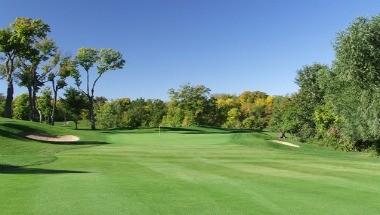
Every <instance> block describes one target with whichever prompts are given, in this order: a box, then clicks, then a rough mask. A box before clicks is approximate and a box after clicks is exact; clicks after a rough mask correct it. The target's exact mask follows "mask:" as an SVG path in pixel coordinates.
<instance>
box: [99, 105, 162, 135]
mask: <svg viewBox="0 0 380 215" xmlns="http://www.w3.org/2000/svg"><path fill="white" fill-rule="evenodd" d="M165 114H166V106H165V103H164V102H163V101H161V100H150V99H148V100H144V99H135V100H133V101H131V100H130V99H128V98H124V99H116V100H113V101H110V102H105V103H104V104H103V105H100V106H99V108H98V110H97V121H98V125H99V126H100V127H101V128H117V127H119V128H120V127H127V128H138V127H158V126H159V125H160V123H161V121H162V118H163V116H164V115H165Z"/></svg>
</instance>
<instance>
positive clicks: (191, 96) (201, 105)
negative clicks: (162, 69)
mask: <svg viewBox="0 0 380 215" xmlns="http://www.w3.org/2000/svg"><path fill="white" fill-rule="evenodd" d="M209 95H210V89H209V88H207V87H205V86H203V85H198V86H191V85H190V84H186V85H183V86H181V87H180V89H178V90H175V89H170V90H169V97H170V100H171V101H170V103H171V104H170V105H169V109H172V110H170V111H168V114H181V115H183V116H168V117H167V119H169V118H172V119H176V120H178V119H180V120H181V124H182V126H190V125H201V124H203V122H204V116H205V114H206V112H207V105H208V100H209ZM178 108H179V109H180V110H181V111H178V110H176V109H178ZM175 124H176V123H175Z"/></svg>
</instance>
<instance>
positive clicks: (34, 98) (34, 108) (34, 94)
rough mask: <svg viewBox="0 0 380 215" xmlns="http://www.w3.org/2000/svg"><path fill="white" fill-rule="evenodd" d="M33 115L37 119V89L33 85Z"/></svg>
mask: <svg viewBox="0 0 380 215" xmlns="http://www.w3.org/2000/svg"><path fill="white" fill-rule="evenodd" d="M31 111H32V116H33V120H37V115H38V110H37V89H36V87H34V86H33V87H32V110H31Z"/></svg>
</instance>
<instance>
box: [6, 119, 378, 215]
mask: <svg viewBox="0 0 380 215" xmlns="http://www.w3.org/2000/svg"><path fill="white" fill-rule="evenodd" d="M31 131H33V132H39V133H42V132H45V133H47V134H74V135H78V136H80V137H81V142H79V143H77V144H73V143H70V144H69V143H67V144H51V143H44V142H38V141H31V140H27V139H24V138H23V137H22V134H23V132H31ZM0 135H1V136H0V154H1V157H0V159H1V160H0V162H1V164H2V167H1V169H0V213H1V214H380V204H379V199H380V183H379V182H380V162H379V160H378V159H375V158H368V157H366V156H364V155H363V154H359V153H343V152H335V151H331V150H327V149H323V148H319V147H316V146H311V145H301V147H300V148H294V147H288V146H284V145H280V144H276V143H274V142H272V141H269V140H271V139H273V137H271V136H270V135H269V134H267V133H236V132H232V131H225V130H219V129H203V128H201V129H164V130H163V131H162V132H161V135H158V133H157V131H156V130H155V129H145V130H144V129H140V130H114V131H95V132H93V131H86V130H80V131H74V130H71V129H67V128H62V127H55V128H51V127H49V126H46V125H40V124H36V123H30V122H20V121H10V120H5V119H0ZM106 142H107V143H108V144H106Z"/></svg>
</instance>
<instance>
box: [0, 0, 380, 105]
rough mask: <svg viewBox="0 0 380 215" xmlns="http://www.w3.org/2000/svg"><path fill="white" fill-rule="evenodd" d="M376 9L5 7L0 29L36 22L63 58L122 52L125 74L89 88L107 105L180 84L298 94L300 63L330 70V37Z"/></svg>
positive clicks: (250, 2) (235, 4)
mask: <svg viewBox="0 0 380 215" xmlns="http://www.w3.org/2000/svg"><path fill="white" fill-rule="evenodd" d="M379 12H380V2H379V1H377V0H333V1H332V0H319V1H317V0H308V1H305V0H299V1H295V0H293V1H285V0H284V1H280V0H277V1H268V0H260V1H254V0H246V1H240V0H219V1H216V0H215V1H214V0H189V1H188V0H172V1H169V0H162V1H159V0H150V1H148V0H134V1H122V0H120V1H116V0H107V1H102V0H97V1H95V0H94V1H89V0H88V1H80V0H75V1H74V0H65V1H63V0H60V1H58V0H57V1H54V0H45V1H42V0H40V1H38V0H35V1H32V0H24V1H21V0H3V1H1V5H0V26H1V27H5V26H7V25H9V23H11V22H12V21H13V20H14V19H15V18H16V17H20V16H22V17H32V18H41V19H43V20H44V21H45V22H47V23H48V24H49V25H50V26H51V30H52V32H51V34H50V36H51V37H52V38H54V39H55V40H56V41H57V43H58V45H59V46H60V48H61V49H62V51H63V52H64V53H68V54H74V53H75V51H76V49H78V48H80V47H97V48H103V47H104V48H115V49H118V50H120V51H121V52H122V53H123V54H124V56H125V59H126V61H127V65H126V67H125V68H124V69H123V70H121V71H116V72H112V73H109V74H107V75H105V77H104V78H103V79H102V80H101V81H100V84H99V86H98V89H97V91H96V94H97V95H102V96H106V97H109V98H117V97H131V98H136V97H145V98H163V99H166V98H167V90H168V89H169V88H173V87H174V88H176V87H178V86H179V85H181V84H185V83H187V82H190V83H192V84H204V85H206V86H207V87H209V88H211V89H212V92H213V93H222V92H225V93H240V92H242V91H244V90H261V91H265V92H267V93H269V94H275V95H279V94H287V93H291V92H294V91H296V90H297V86H296V85H295V84H294V77H295V75H296V71H297V69H299V68H301V67H302V66H303V65H305V64H310V63H313V62H321V63H326V64H330V63H331V61H332V59H333V58H334V52H333V48H332V43H333V41H334V39H335V37H336V34H337V32H338V31H340V30H343V29H345V28H346V27H347V26H348V25H349V23H350V22H352V20H353V19H354V18H355V17H358V16H373V15H376V14H378V13H379ZM22 91H24V89H19V88H18V89H17V90H16V93H17V94H19V93H20V92H22ZM0 92H1V93H5V82H4V81H0Z"/></svg>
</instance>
